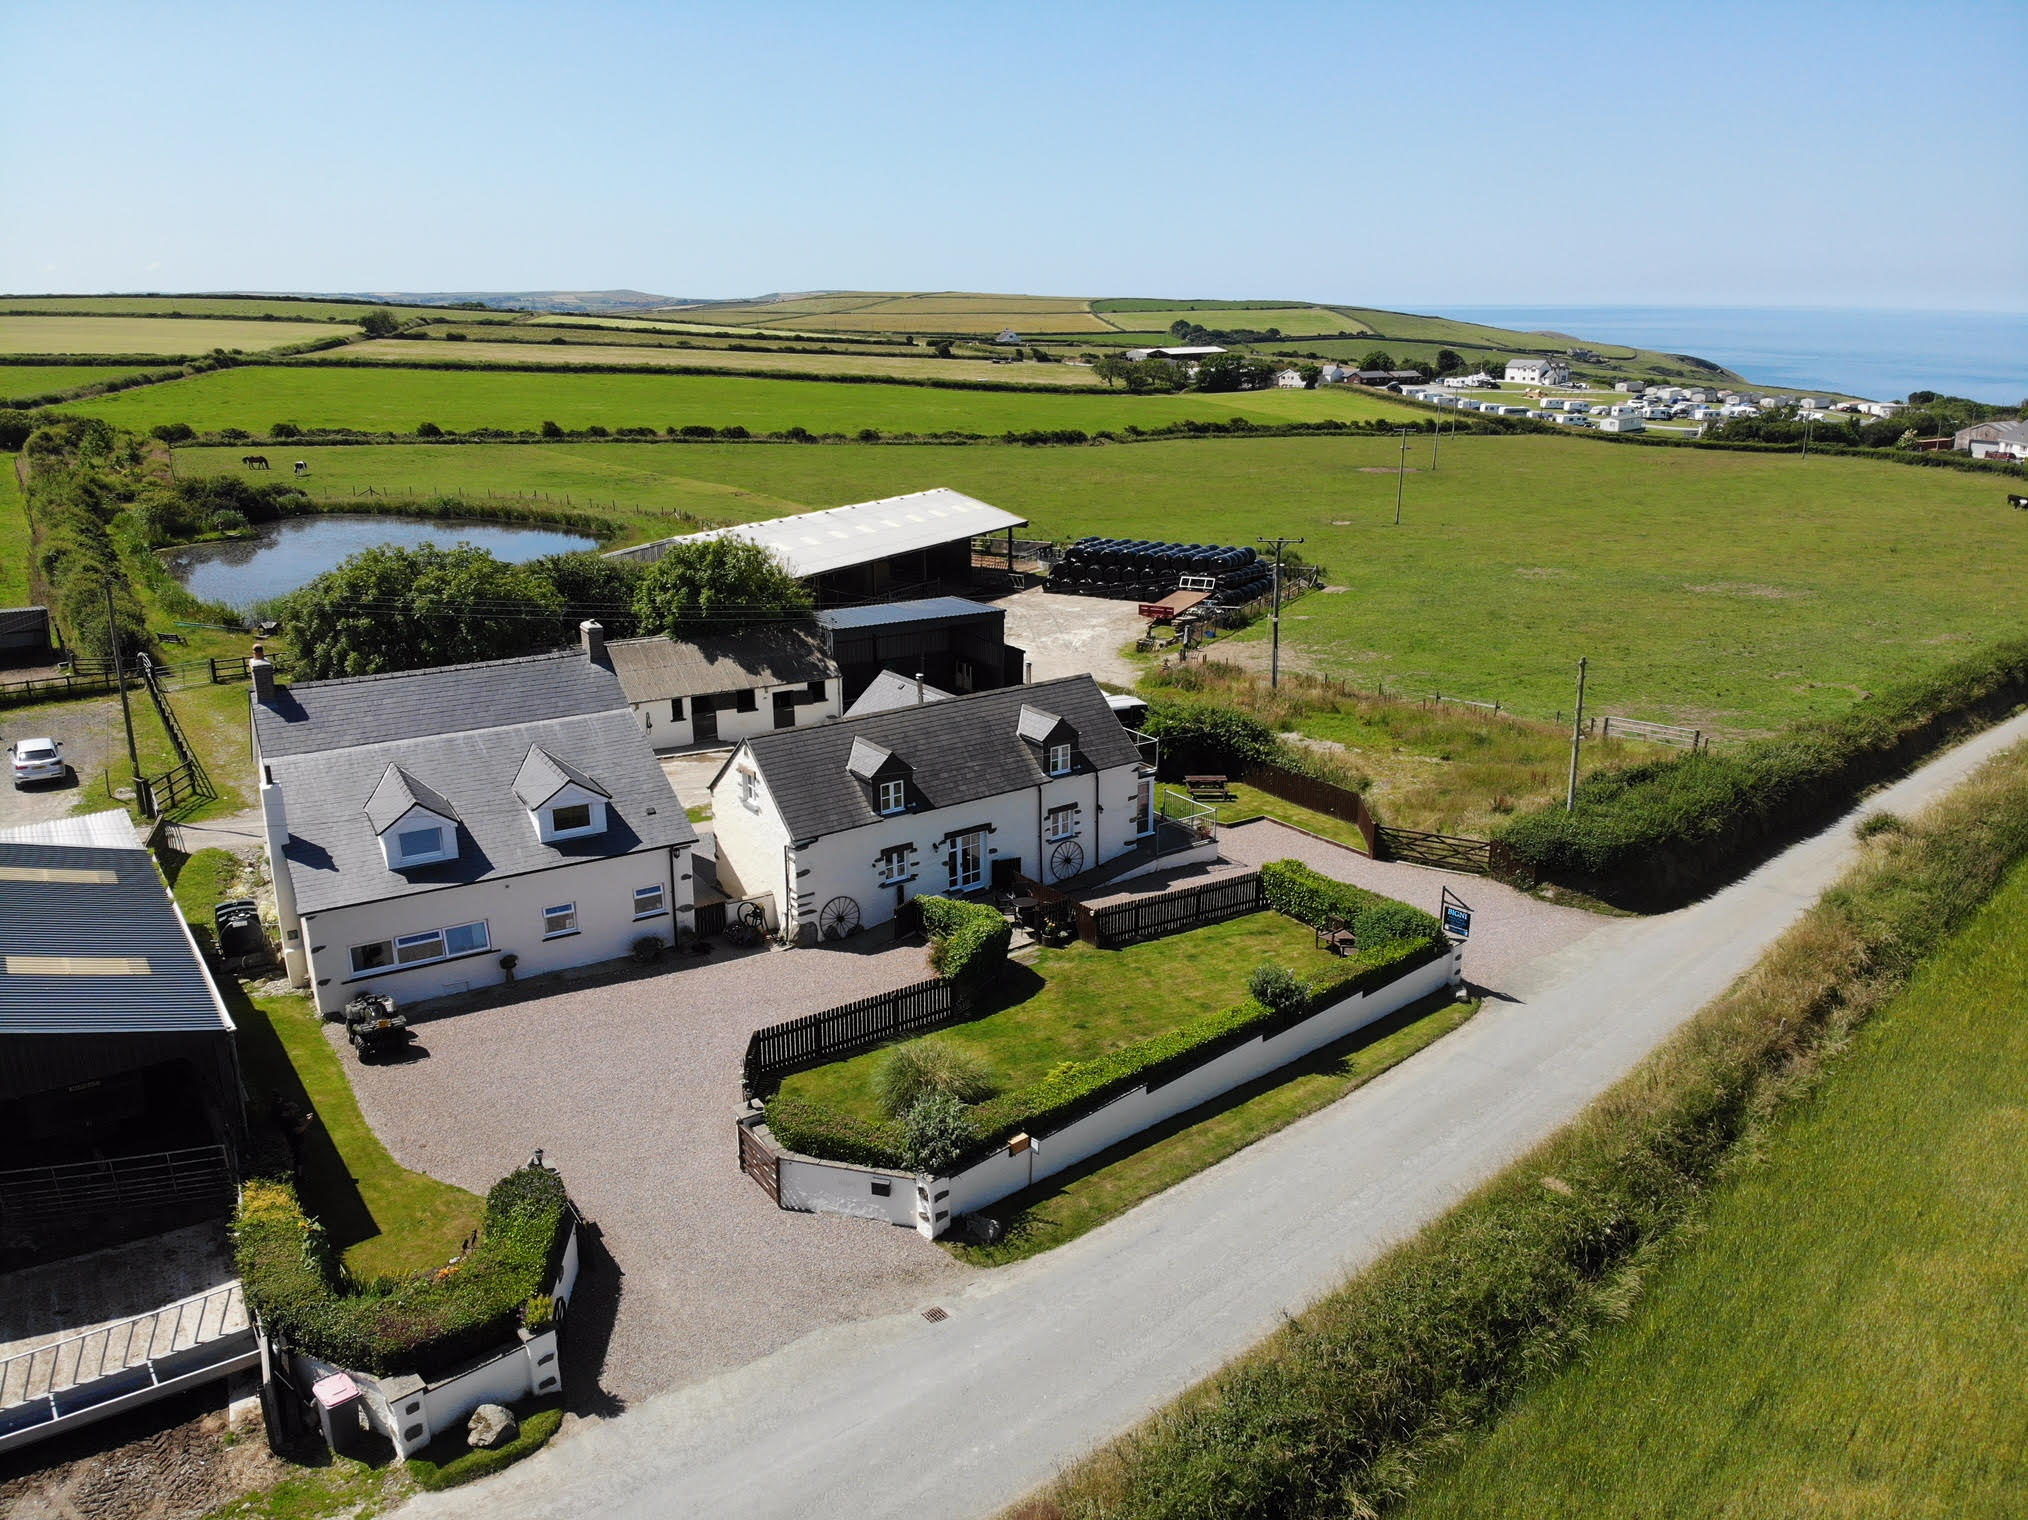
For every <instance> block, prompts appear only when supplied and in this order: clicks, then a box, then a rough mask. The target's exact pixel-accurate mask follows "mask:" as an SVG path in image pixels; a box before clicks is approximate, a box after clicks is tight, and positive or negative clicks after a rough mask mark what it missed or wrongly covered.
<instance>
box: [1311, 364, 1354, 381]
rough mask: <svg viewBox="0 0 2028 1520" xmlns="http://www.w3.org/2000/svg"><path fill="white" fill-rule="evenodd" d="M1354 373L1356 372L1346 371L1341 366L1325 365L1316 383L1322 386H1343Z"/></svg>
mask: <svg viewBox="0 0 2028 1520" xmlns="http://www.w3.org/2000/svg"><path fill="white" fill-rule="evenodd" d="M1355 373H1357V372H1356V371H1354V370H1349V369H1346V368H1345V366H1344V365H1342V364H1327V365H1325V366H1324V373H1323V374H1322V376H1320V377H1319V381H1318V383H1319V384H1322V385H1343V384H1344V383H1345V382H1346V381H1347V380H1349V379H1351V378H1352V377H1353V375H1354V374H1355Z"/></svg>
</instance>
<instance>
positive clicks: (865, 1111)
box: [782, 913, 1343, 1123]
mask: <svg viewBox="0 0 2028 1520" xmlns="http://www.w3.org/2000/svg"><path fill="white" fill-rule="evenodd" d="M1265 960H1273V961H1279V962H1280V963H1281V964H1282V965H1285V966H1287V967H1289V968H1290V969H1291V970H1293V971H1294V972H1295V973H1296V974H1297V975H1298V976H1300V977H1303V978H1305V979H1309V978H1313V977H1316V976H1320V975H1323V974H1325V973H1328V972H1330V971H1332V970H1334V969H1338V968H1342V966H1343V962H1341V961H1338V960H1336V959H1334V958H1333V957H1332V956H1331V955H1330V953H1329V952H1328V951H1324V950H1319V949H1317V948H1316V938H1315V935H1314V934H1313V932H1312V931H1311V930H1310V929H1309V928H1308V927H1307V926H1306V925H1304V924H1299V923H1297V922H1296V921H1295V920H1294V919H1290V918H1284V917H1282V916H1281V915H1280V914H1279V913H1252V914H1248V915H1247V916H1246V917H1244V918H1235V919H1231V920H1229V921H1227V922H1226V923H1222V924H1214V925H1212V926H1211V927H1209V928H1205V929H1193V930H1191V931H1190V932H1189V933H1187V934H1178V935H1174V936H1171V937H1170V938H1168V939H1161V940H1154V941H1151V942H1150V943H1148V944H1145V945H1133V946H1129V947H1128V948H1127V949H1124V950H1094V949H1093V948H1092V947H1091V946H1090V945H1086V944H1082V943H1080V944H1074V945H1071V946H1069V947H1068V948H1067V949H1062V950H1051V949H1044V950H1041V951H1038V952H1037V953H1036V956H1035V959H1034V960H1033V961H1032V962H1031V963H1030V964H1028V965H1026V966H1022V965H1012V966H1009V968H1008V971H1007V975H1006V976H1005V978H1004V982H1005V984H1006V987H1007V997H1008V1000H1009V1004H1010V1005H1009V1006H1004V1007H1002V1008H1001V1009H1000V1010H999V1011H998V1012H996V1013H992V1014H989V1015H987V1016H986V1017H984V1018H980V1019H974V1020H972V1021H971V1022H970V1023H967V1024H959V1025H956V1026H954V1027H952V1028H950V1029H946V1030H943V1031H941V1032H939V1033H938V1035H937V1036H936V1037H937V1038H938V1039H940V1040H945V1041H948V1042H949V1043H950V1044H952V1045H956V1046H959V1047H961V1048H962V1049H964V1050H966V1051H969V1052H970V1053H972V1054H973V1055H975V1056H977V1057H978V1058H979V1059H980V1060H981V1061H983V1062H984V1063H985V1065H986V1068H987V1070H988V1071H989V1072H990V1073H991V1075H992V1079H993V1081H994V1083H995V1085H996V1086H997V1087H998V1088H999V1090H1000V1091H1002V1092H1006V1091H1011V1090H1013V1089H1015V1088H1020V1087H1024V1086H1026V1085H1028V1084H1029V1083H1031V1082H1035V1081H1038V1080H1040V1079H1041V1078H1042V1077H1045V1076H1047V1075H1048V1074H1049V1072H1050V1071H1051V1070H1052V1069H1054V1068H1055V1067H1056V1066H1057V1065H1058V1064H1059V1063H1061V1062H1064V1061H1088V1060H1091V1059H1092V1058H1094V1057H1096V1056H1100V1055H1104V1054H1105V1053H1106V1052H1107V1051H1111V1050H1117V1049H1119V1048H1120V1047H1121V1046H1123V1045H1131V1044H1133V1043H1135V1042H1136V1041H1138V1040H1145V1039H1148V1038H1150V1037H1151V1036H1153V1035H1157V1034H1162V1033H1164V1032H1166V1031H1168V1030H1171V1029H1174V1028H1176V1027H1177V1026H1178V1025H1179V1024H1182V1023H1184V1022H1186V1021H1188V1020H1190V1019H1193V1018H1196V1017H1198V1016H1200V1015H1202V1014H1206V1013H1210V1012H1213V1011H1215V1010H1217V1009H1220V1008H1226V1007H1230V1006H1232V1005H1233V1004H1235V1003H1238V1002H1240V1001H1241V1000H1242V999H1243V998H1245V997H1246V995H1247V993H1246V978H1247V975H1248V973H1249V972H1251V971H1252V970H1253V968H1254V967H1256V966H1258V965H1259V964H1260V963H1261V962H1262V961H1265ZM884 1056H885V1052H884V1050H872V1051H868V1052H866V1053H865V1054H864V1055H859V1056H854V1057H852V1058H851V1059H850V1060H845V1061H834V1062H832V1063H831V1064H830V1065H828V1066H820V1067H818V1068H817V1069H816V1070H814V1071H806V1072H800V1073H798V1074H797V1075H795V1076H792V1077H790V1078H788V1079H787V1080H786V1081H784V1082H783V1083H782V1092H783V1094H784V1095H786V1096H790V1097H794V1098H800V1099H805V1100H808V1101H810V1102H815V1103H822V1104H825V1105H827V1106H829V1107H831V1108H835V1109H838V1110H840V1111H842V1112H845V1113H849V1114H852V1115H855V1116H856V1117H858V1118H861V1119H865V1120H867V1121H869V1122H871V1123H880V1122H883V1121H884V1120H885V1119H886V1115H885V1114H884V1113H883V1112H882V1111H881V1108H880V1104H879V1102H878V1100H877V1099H876V1098H875V1096H874V1092H873V1077H874V1072H875V1070H876V1069H877V1068H878V1067H879V1065H880V1063H881V1061H882V1060H883V1059H884Z"/></svg>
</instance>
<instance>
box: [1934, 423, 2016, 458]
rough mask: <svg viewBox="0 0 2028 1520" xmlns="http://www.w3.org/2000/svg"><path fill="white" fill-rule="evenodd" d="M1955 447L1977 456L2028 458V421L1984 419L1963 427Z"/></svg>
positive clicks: (1953, 437) (1954, 440)
mask: <svg viewBox="0 0 2028 1520" xmlns="http://www.w3.org/2000/svg"><path fill="white" fill-rule="evenodd" d="M1951 447H1952V448H1953V449H1955V450H1957V451H1958V452H1959V453H1964V454H1970V455H1971V456H1972V457H1973V458H1974V459H2028V422H1980V423H1975V424H1974V425H1973V426H1971V427H1966V428H1959V429H1958V430H1957V432H1955V433H1954V434H1952V435H1951Z"/></svg>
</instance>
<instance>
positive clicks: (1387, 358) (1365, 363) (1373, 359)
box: [1359, 348, 1463, 369]
mask: <svg viewBox="0 0 2028 1520" xmlns="http://www.w3.org/2000/svg"><path fill="white" fill-rule="evenodd" d="M1459 363H1460V367H1462V364H1463V361H1462V360H1461V361H1459ZM1359 367H1360V368H1361V369H1393V368H1394V356H1393V355H1392V354H1390V353H1389V352H1388V351H1387V350H1386V349H1384V348H1376V349H1374V350H1373V352H1372V353H1370V354H1368V355H1367V356H1366V357H1365V358H1363V359H1361V360H1360V361H1359Z"/></svg>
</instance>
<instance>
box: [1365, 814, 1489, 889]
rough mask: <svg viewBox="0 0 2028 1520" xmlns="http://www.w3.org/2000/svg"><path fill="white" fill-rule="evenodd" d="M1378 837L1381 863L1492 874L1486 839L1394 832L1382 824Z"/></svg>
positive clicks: (1484, 874)
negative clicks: (1388, 862) (1398, 861)
mask: <svg viewBox="0 0 2028 1520" xmlns="http://www.w3.org/2000/svg"><path fill="white" fill-rule="evenodd" d="M1379 835H1380V858H1381V859H1383V860H1404V861H1407V862H1408V863H1409V864H1410V865H1418V866H1435V867H1436V868H1437V869H1438V870H1442V871H1469V872H1470V873H1471V874H1472V875H1474V876H1490V875H1492V874H1493V842H1492V841H1491V840H1489V839H1466V838H1464V837H1462V836H1460V835H1457V834H1427V833H1424V832H1423V831H1422V830H1420V829H1396V828H1390V827H1388V826H1387V825H1386V824H1382V825H1381V826H1380V829H1379Z"/></svg>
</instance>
